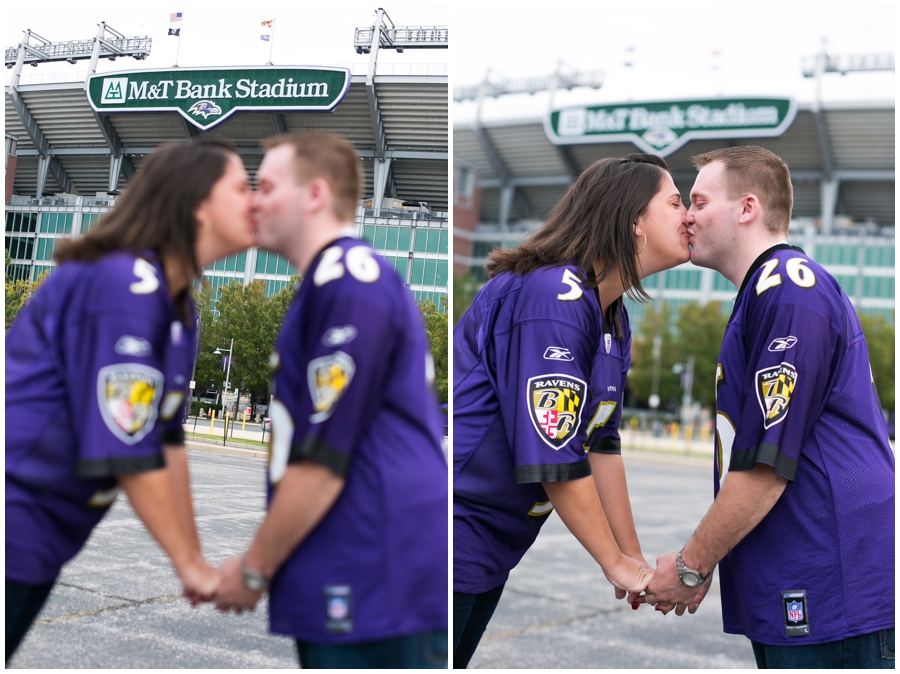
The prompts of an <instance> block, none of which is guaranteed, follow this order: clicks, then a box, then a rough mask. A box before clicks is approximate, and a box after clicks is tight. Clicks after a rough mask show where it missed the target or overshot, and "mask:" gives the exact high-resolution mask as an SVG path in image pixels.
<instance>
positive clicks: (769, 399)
mask: <svg viewBox="0 0 900 674" xmlns="http://www.w3.org/2000/svg"><path fill="white" fill-rule="evenodd" d="M796 383H797V368H795V367H794V366H793V365H791V364H790V363H781V364H780V365H775V366H774V367H767V368H765V369H763V370H759V371H758V372H757V373H756V397H757V399H758V400H759V405H760V407H762V412H763V426H764V427H765V428H771V427H772V426H774V425H775V424H777V423H778V422H779V421H781V420H782V419H784V418H785V417H786V416H787V413H788V406H789V405H790V402H791V395H792V394H793V393H794V386H795V385H796Z"/></svg>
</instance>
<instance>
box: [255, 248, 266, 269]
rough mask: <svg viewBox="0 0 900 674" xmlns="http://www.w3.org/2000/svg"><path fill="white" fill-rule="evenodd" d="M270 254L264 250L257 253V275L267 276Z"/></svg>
mask: <svg viewBox="0 0 900 674" xmlns="http://www.w3.org/2000/svg"><path fill="white" fill-rule="evenodd" d="M267 256H268V253H266V252H265V251H263V250H260V251H257V253H256V273H257V274H265V273H266V257H267Z"/></svg>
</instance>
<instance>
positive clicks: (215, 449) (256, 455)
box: [184, 440, 269, 459]
mask: <svg viewBox="0 0 900 674" xmlns="http://www.w3.org/2000/svg"><path fill="white" fill-rule="evenodd" d="M184 446H185V447H186V448H187V449H195V450H197V451H198V452H210V453H212V454H227V455H228V456H243V457H246V458H251V459H268V458H269V452H268V451H266V450H265V449H242V448H239V447H227V446H222V445H213V444H211V443H207V442H199V441H197V440H185V442H184Z"/></svg>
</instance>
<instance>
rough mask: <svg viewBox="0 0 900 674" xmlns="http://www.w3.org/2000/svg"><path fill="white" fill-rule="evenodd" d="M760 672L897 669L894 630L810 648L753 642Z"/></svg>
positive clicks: (815, 645)
mask: <svg viewBox="0 0 900 674" xmlns="http://www.w3.org/2000/svg"><path fill="white" fill-rule="evenodd" d="M751 643H752V644H753V655H754V656H755V657H756V665H757V666H758V667H759V668H760V669H894V628H893V627H892V628H891V629H889V630H882V631H881V632H872V633H871V634H862V635H860V636H858V637H849V638H848V639H843V640H841V641H832V642H829V643H827V644H813V645H810V646H766V645H765V644H760V643H757V642H756V641H751Z"/></svg>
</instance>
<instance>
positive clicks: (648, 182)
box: [485, 153, 669, 337]
mask: <svg viewBox="0 0 900 674" xmlns="http://www.w3.org/2000/svg"><path fill="white" fill-rule="evenodd" d="M668 170H669V166H668V164H666V162H665V161H664V160H663V159H662V158H661V157H657V156H656V155H652V154H643V153H635V154H629V155H626V156H624V157H620V158H609V159H601V160H599V161H596V162H594V163H593V164H591V165H590V166H589V167H588V168H587V169H585V170H584V172H583V173H582V174H581V175H580V176H579V177H578V180H577V181H576V182H575V185H573V186H572V188H571V189H570V190H569V191H568V192H566V194H565V196H563V198H562V199H561V200H560V202H559V203H558V204H557V205H556V207H555V208H554V209H553V212H552V213H551V214H550V217H549V218H547V222H545V223H544V224H543V226H541V227H540V228H539V229H537V230H536V231H535V232H534V233H533V234H532V235H531V236H530V237H528V240H526V241H525V242H524V243H522V244H520V245H519V246H516V247H515V248H512V249H509V250H501V249H499V248H495V249H494V250H493V251H491V253H490V255H489V258H490V261H489V262H488V263H487V265H486V266H485V269H486V271H487V274H488V278H493V277H494V276H496V275H497V274H500V273H501V272H505V271H509V272H514V273H516V274H527V273H529V272H533V271H534V270H536V269H537V268H538V267H542V266H545V265H553V266H556V265H563V264H567V263H570V262H575V263H576V264H577V265H578V267H579V269H580V270H581V273H582V279H583V280H584V285H585V287H586V288H595V287H596V286H597V285H598V284H599V283H600V281H602V280H603V279H605V278H606V277H607V276H608V275H609V274H611V273H613V272H614V271H618V273H619V275H620V276H621V277H622V282H623V284H624V285H625V287H626V288H628V291H627V293H628V295H629V297H631V298H633V299H636V300H644V299H649V297H650V296H649V295H648V294H647V293H646V291H645V290H644V288H643V286H642V285H641V279H640V276H639V275H638V269H637V263H636V258H637V253H638V249H637V248H636V246H635V236H634V229H633V225H634V223H635V221H636V220H637V219H638V218H639V217H640V216H641V215H643V214H644V212H645V211H646V210H647V206H648V205H649V203H650V200H651V199H652V198H653V197H654V195H656V193H657V192H658V191H659V189H660V186H661V184H662V180H663V177H664V175H665V174H664V173H663V172H664V171H668ZM595 262H596V263H597V266H598V267H599V269H600V270H601V271H600V274H599V276H597V277H596V278H595V276H594V263H595ZM621 307H622V298H621V297H620V298H619V299H618V300H616V302H614V303H613V305H612V306H611V307H604V308H603V309H604V313H605V317H604V318H605V320H612V321H613V323H614V325H615V335H616V337H621V335H622V327H621V324H620V321H619V312H620V310H621Z"/></svg>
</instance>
